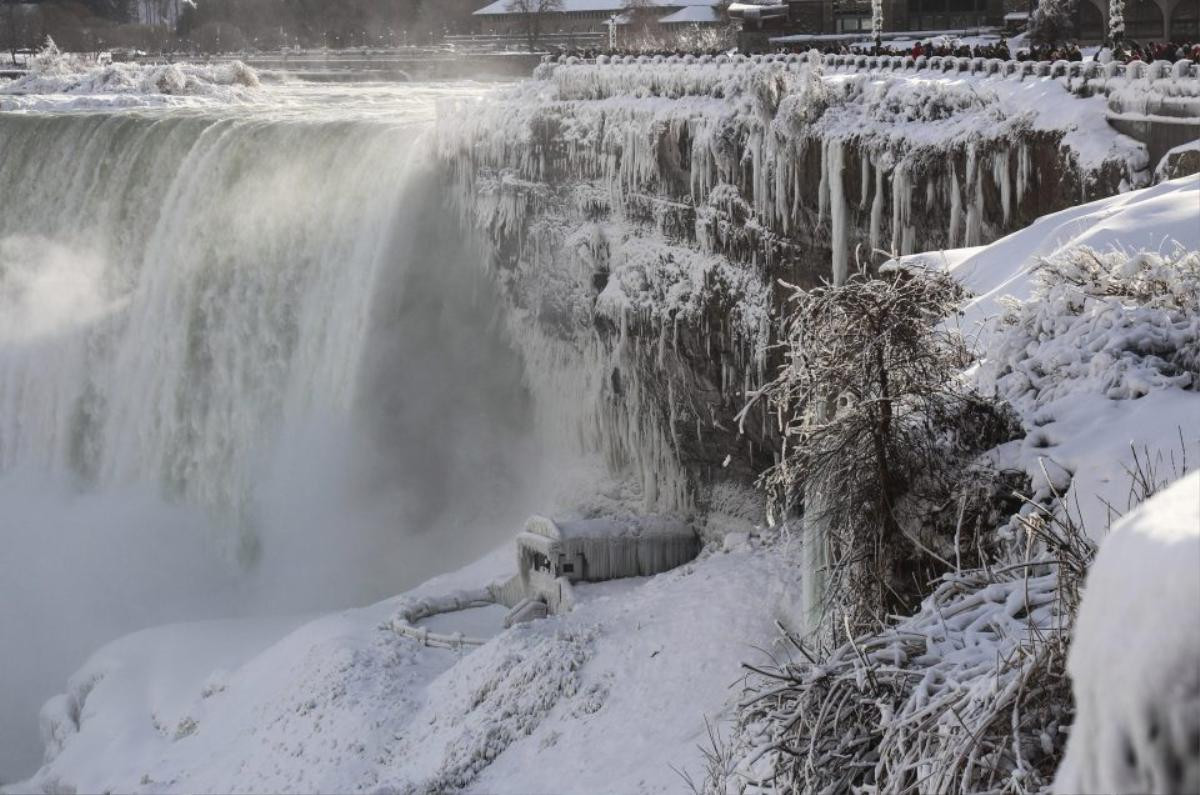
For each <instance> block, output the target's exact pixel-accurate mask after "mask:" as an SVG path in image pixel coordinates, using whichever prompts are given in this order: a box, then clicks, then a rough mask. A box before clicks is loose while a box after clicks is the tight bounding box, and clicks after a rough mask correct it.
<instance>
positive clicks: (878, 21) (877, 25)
mask: <svg viewBox="0 0 1200 795" xmlns="http://www.w3.org/2000/svg"><path fill="white" fill-rule="evenodd" d="M1113 1H1114V2H1116V0H1113ZM871 36H872V37H873V38H874V39H875V54H876V55H879V51H880V50H881V49H882V48H883V0H871Z"/></svg>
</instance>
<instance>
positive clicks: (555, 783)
mask: <svg viewBox="0 0 1200 795" xmlns="http://www.w3.org/2000/svg"><path fill="white" fill-rule="evenodd" d="M512 554H513V553H512V550H511V549H510V548H504V549H501V550H498V551H497V552H496V553H494V554H492V555H490V556H489V557H487V558H484V559H483V560H481V561H480V562H478V563H476V564H473V565H472V566H469V567H467V568H465V569H463V570H461V571H459V572H456V573H454V574H451V575H446V576H442V577H438V578H435V579H433V580H430V581H429V582H427V583H425V584H424V585H422V586H420V587H418V588H417V589H414V590H413V591H411V592H409V593H407V594H405V595H404V596H401V597H396V598H394V599H390V600H386V601H384V602H380V603H378V604H376V605H372V606H370V607H367V608H362V609H357V610H348V611H345V612H342V613H337V614H333V615H327V616H323V617H319V618H316V619H315V620H310V619H303V618H281V619H278V620H268V619H262V620H256V621H225V622H203V623H194V624H179V625H173V626H167V627H160V628H158V629H151V630H146V631H143V632H138V633H135V634H133V635H129V636H127V637H125V638H122V639H120V640H118V641H116V642H114V643H111V644H109V645H107V646H105V647H104V648H103V649H101V650H99V651H98V652H96V653H95V654H94V655H93V656H92V657H91V659H89V660H88V662H87V663H86V664H85V665H84V666H83V667H82V668H81V669H80V670H79V672H78V673H77V674H75V675H74V676H73V677H72V678H71V681H70V683H69V686H68V690H67V692H66V693H64V694H62V695H59V696H56V697H55V698H53V699H51V701H50V702H48V703H47V705H46V707H45V708H44V710H43V714H42V726H43V733H44V737H45V739H46V743H47V751H46V753H47V759H46V764H45V766H44V767H43V768H42V769H41V770H40V771H39V772H38V773H37V774H36V775H35V776H34V777H33V778H32V779H30V780H29V781H26V782H21V783H18V784H16V785H14V786H13V788H12V790H11V791H13V792H26V791H49V790H63V789H65V788H67V787H73V788H75V789H76V790H77V791H80V792H99V791H122V792H230V791H237V792H297V791H299V792H318V791H320V792H350V791H359V790H369V791H384V792H428V791H447V790H450V791H454V790H458V789H466V790H468V791H477V792H489V793H501V792H514V793H516V792H520V793H567V792H579V793H595V792H623V793H634V792H661V791H664V790H671V789H678V788H679V787H680V786H681V785H682V779H681V778H680V777H679V775H678V774H677V773H676V772H675V770H674V769H672V765H675V766H680V767H684V768H691V769H693V770H695V769H696V768H697V767H698V766H699V760H700V751H699V746H700V744H702V743H703V742H704V741H705V739H706V737H707V735H706V727H705V719H706V718H713V719H717V718H719V717H720V716H721V715H722V714H723V713H726V712H727V710H729V708H730V706H731V703H732V700H733V698H734V697H735V695H736V691H734V690H731V689H730V685H732V684H734V683H735V682H736V681H737V680H738V678H739V675H740V669H739V664H740V661H741V660H742V659H744V658H746V657H748V656H749V655H750V654H751V649H750V647H751V645H760V646H766V645H769V644H770V643H771V642H772V641H773V639H774V637H775V635H776V632H775V630H774V628H773V624H772V620H773V618H774V612H773V611H772V610H771V609H770V604H771V602H770V600H767V599H765V598H764V596H765V594H767V593H768V589H767V588H766V586H765V585H764V583H765V582H767V581H779V579H780V577H781V576H785V575H786V571H784V570H783V569H782V568H781V567H780V564H779V558H778V555H777V553H776V552H766V551H764V550H763V549H762V548H760V547H758V546H757V545H756V544H755V543H750V544H743V545H739V547H738V548H737V549H736V550H734V551H732V552H716V553H713V554H710V555H708V556H706V557H703V558H701V559H700V560H698V561H696V562H694V563H692V564H689V565H687V566H684V567H682V568H680V569H676V570H674V571H672V572H669V573H666V574H664V575H659V576H657V577H653V578H635V579H629V580H622V581H614V582H610V583H601V584H594V585H580V586H578V587H577V588H576V597H577V600H578V603H579V604H578V606H577V607H576V608H575V610H574V611H573V612H572V613H570V614H568V615H565V616H562V617H551V618H549V619H546V620H541V621H535V622H532V623H529V624H523V625H519V626H517V627H514V628H512V629H510V630H505V631H503V632H501V633H499V634H498V635H497V636H496V637H495V638H493V639H492V640H491V641H489V642H488V643H487V644H486V645H484V646H482V647H480V648H478V649H477V650H475V651H471V652H466V651H463V652H456V651H452V650H447V649H435V648H425V647H422V646H420V645H419V643H417V642H416V641H414V640H412V639H409V638H404V637H400V636H398V635H397V634H396V633H394V632H393V631H392V630H391V629H390V628H389V626H390V618H391V617H392V616H393V615H394V614H395V613H396V612H397V610H398V609H399V607H400V605H401V604H402V603H403V602H404V601H405V600H406V599H415V598H421V597H429V596H435V595H440V594H449V593H453V592H455V591H459V590H462V589H466V588H474V587H478V586H479V585H480V584H486V583H487V582H489V581H491V580H493V579H496V578H498V577H501V576H503V575H504V573H506V572H510V571H512V570H513V568H515V567H514V566H512V565H511V563H510V561H511V559H512ZM781 572H783V573H782V574H781ZM774 592H775V593H778V590H776V591H774ZM439 618H442V619H448V618H450V616H439ZM6 791H7V790H6Z"/></svg>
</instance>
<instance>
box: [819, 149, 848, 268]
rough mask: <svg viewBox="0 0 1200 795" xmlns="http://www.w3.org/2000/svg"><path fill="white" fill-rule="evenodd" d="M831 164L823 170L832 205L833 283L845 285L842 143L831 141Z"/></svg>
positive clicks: (846, 242)
mask: <svg viewBox="0 0 1200 795" xmlns="http://www.w3.org/2000/svg"><path fill="white" fill-rule="evenodd" d="M826 152H827V154H828V157H829V162H828V163H826V164H825V167H824V168H823V169H822V170H821V173H822V174H825V175H827V177H826V179H825V181H826V182H827V183H828V189H829V205H830V209H829V212H830V220H831V221H832V223H831V225H830V226H831V228H830V233H829V234H830V246H831V248H832V249H833V283H834V284H835V285H840V284H845V283H846V277H847V275H848V273H847V272H848V270H849V267H848V263H847V259H848V252H847V249H848V248H849V229H848V228H847V227H848V220H847V218H846V216H847V210H846V195H845V194H846V189H845V184H844V180H843V176H844V172H845V170H846V164H845V147H844V146H843V144H842V142H841V141H830V142H829V145H828V146H827V147H826Z"/></svg>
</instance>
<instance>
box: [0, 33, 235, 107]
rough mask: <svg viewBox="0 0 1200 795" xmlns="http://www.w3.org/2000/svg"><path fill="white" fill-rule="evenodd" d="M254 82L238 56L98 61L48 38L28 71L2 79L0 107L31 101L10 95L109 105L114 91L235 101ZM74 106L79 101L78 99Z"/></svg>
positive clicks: (25, 103)
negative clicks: (200, 60) (199, 60)
mask: <svg viewBox="0 0 1200 795" xmlns="http://www.w3.org/2000/svg"><path fill="white" fill-rule="evenodd" d="M258 87H259V80H258V74H257V73H256V72H255V71H254V70H253V69H251V68H250V67H249V66H246V65H245V64H244V63H242V62H241V61H230V62H228V63H220V64H212V65H207V64H188V63H176V64H165V65H142V64H133V63H96V62H94V61H91V60H89V59H85V58H84V57H82V56H78V55H71V54H64V53H61V52H59V51H58V49H57V48H56V47H55V46H54V45H53V43H51V44H50V45H49V46H47V47H46V48H45V49H44V50H42V51H41V52H40V53H39V54H38V55H36V56H35V57H33V58H32V59H31V60H30V64H29V72H28V73H27V74H25V75H24V76H22V77H19V78H17V79H15V80H12V81H9V82H6V83H4V84H3V85H0V109H5V110H11V109H19V108H26V107H29V106H30V104H29V102H28V101H24V102H23V101H21V100H20V99H9V98H8V97H9V96H10V95H11V96H12V97H30V96H32V95H62V94H65V95H71V96H74V97H93V98H96V100H95V102H96V104H98V105H100V106H111V105H112V104H113V102H112V101H111V99H109V97H111V96H112V95H119V96H126V97H129V96H140V97H146V98H153V97H156V96H158V97H204V98H208V99H213V100H218V101H224V102H239V101H247V100H250V99H253V98H255V97H256V96H257V89H258ZM59 104H60V105H61V103H59ZM126 104H128V103H126ZM73 106H74V107H78V106H80V103H78V102H76V103H75V104H74V105H73Z"/></svg>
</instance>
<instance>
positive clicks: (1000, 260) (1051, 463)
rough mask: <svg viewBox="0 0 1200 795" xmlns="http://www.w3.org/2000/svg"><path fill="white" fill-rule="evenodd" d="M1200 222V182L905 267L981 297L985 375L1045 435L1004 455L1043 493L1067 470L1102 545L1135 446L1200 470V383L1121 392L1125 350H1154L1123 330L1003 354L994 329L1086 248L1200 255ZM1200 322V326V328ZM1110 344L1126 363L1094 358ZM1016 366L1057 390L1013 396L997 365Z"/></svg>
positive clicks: (977, 308) (1015, 391)
mask: <svg viewBox="0 0 1200 795" xmlns="http://www.w3.org/2000/svg"><path fill="white" fill-rule="evenodd" d="M1198 216H1200V175H1198V176H1192V177H1186V178H1183V179H1177V180H1173V181H1170V182H1164V183H1162V184H1159V185H1156V186H1154V187H1151V188H1146V189H1143V190H1139V191H1132V192H1130V193H1126V194H1122V195H1119V196H1114V197H1112V198H1108V199H1102V200H1100V201H1096V202H1091V203H1090V204H1085V205H1081V206H1079V207H1073V208H1071V209H1068V210H1064V211H1062V212H1058V213H1054V214H1052V215H1048V216H1046V217H1044V218H1041V219H1039V220H1038V221H1036V222H1035V223H1033V224H1032V225H1030V226H1029V227H1028V228H1026V229H1023V230H1021V231H1019V232H1016V233H1014V234H1012V235H1009V236H1008V237H1006V238H1003V239H1002V240H998V241H996V242H995V243H993V244H991V245H989V246H983V247H979V248H973V249H959V250H955V251H947V252H930V253H926V254H920V255H916V256H914V257H906V258H902V261H903V262H908V263H912V264H917V263H923V264H927V265H930V266H934V267H949V268H950V270H951V271H952V272H953V273H954V274H955V276H956V277H958V278H959V279H960V280H961V281H962V282H963V284H964V285H966V287H967V289H968V290H970V291H971V292H972V293H973V294H974V295H975V298H974V299H973V300H972V301H971V302H970V303H969V304H968V305H967V307H966V309H965V312H964V314H963V316H962V317H961V318H960V319H959V321H958V322H959V323H960V324H961V327H962V329H963V332H964V333H965V334H966V335H967V336H968V337H969V338H971V339H973V341H974V344H975V347H976V349H977V350H978V351H979V353H980V354H981V356H982V358H983V362H982V364H981V366H980V368H979V369H980V373H979V375H980V377H981V379H982V380H983V381H984V383H985V384H987V385H988V386H994V387H996V388H997V389H999V390H1000V392H1001V394H1002V395H1003V396H1005V397H1007V398H1009V399H1010V400H1012V401H1013V403H1014V406H1015V408H1017V410H1018V412H1019V413H1020V414H1021V415H1022V419H1023V420H1024V421H1025V422H1026V424H1027V426H1028V427H1033V428H1036V432H1034V433H1031V434H1030V435H1029V436H1027V437H1026V438H1025V439H1024V440H1023V441H1022V442H1020V443H1019V447H1020V449H1019V450H1007V451H1004V452H1006V453H1015V454H1016V458H1015V459H1010V463H1014V464H1016V465H1019V466H1021V467H1022V468H1024V469H1026V470H1027V471H1028V472H1029V474H1030V476H1031V478H1032V479H1033V481H1034V482H1035V484H1038V483H1045V481H1046V480H1047V475H1049V478H1050V480H1051V481H1053V480H1054V479H1055V477H1056V475H1055V473H1059V474H1058V477H1059V480H1060V482H1061V483H1062V484H1064V485H1065V484H1070V487H1071V492H1070V493H1069V494H1068V495H1067V496H1068V498H1069V500H1070V501H1071V502H1072V503H1075V502H1076V500H1078V507H1079V509H1080V511H1081V513H1082V518H1083V520H1084V523H1085V525H1086V526H1087V527H1088V528H1089V529H1090V531H1091V532H1092V533H1093V535H1096V536H1097V537H1098V536H1099V534H1101V533H1102V532H1103V531H1104V530H1105V529H1106V527H1107V526H1108V521H1109V519H1110V518H1111V517H1110V511H1109V507H1108V506H1109V505H1111V506H1112V507H1113V508H1115V509H1117V510H1120V511H1124V510H1125V509H1126V508H1127V507H1128V500H1127V496H1128V495H1127V492H1128V488H1129V476H1128V474H1127V472H1126V470H1127V469H1128V468H1129V467H1132V466H1133V464H1134V462H1133V452H1132V449H1131V447H1132V446H1136V448H1137V450H1138V453H1139V454H1143V453H1146V452H1148V453H1149V454H1150V455H1151V456H1152V457H1153V458H1154V459H1155V461H1156V462H1157V463H1156V466H1157V468H1159V469H1160V470H1162V471H1163V472H1164V474H1165V472H1166V471H1167V470H1169V469H1170V468H1171V466H1172V463H1171V457H1172V455H1174V457H1175V459H1176V461H1177V462H1178V465H1180V466H1181V465H1182V454H1183V452H1184V449H1186V451H1187V454H1188V457H1189V460H1190V461H1192V462H1200V434H1198V429H1200V393H1198V392H1197V391H1196V389H1195V385H1194V384H1193V385H1192V388H1191V389H1190V390H1185V389H1182V388H1178V386H1176V387H1175V388H1162V385H1153V386H1150V387H1149V388H1145V389H1141V388H1139V389H1136V390H1133V391H1131V392H1126V393H1120V392H1119V390H1114V389H1113V387H1114V386H1120V384H1117V383H1116V382H1117V381H1119V380H1120V377H1121V368H1120V366H1119V365H1120V362H1119V361H1117V359H1118V358H1119V354H1120V349H1121V347H1122V346H1125V347H1128V348H1129V349H1130V350H1134V351H1136V349H1137V347H1138V345H1139V344H1146V343H1144V342H1140V341H1139V340H1137V339H1129V338H1128V335H1125V336H1126V338H1122V335H1121V332H1122V327H1121V323H1117V325H1116V327H1115V328H1104V329H1103V332H1104V333H1103V334H1093V335H1092V336H1091V337H1090V338H1087V339H1081V338H1079V337H1069V336H1066V335H1064V336H1063V338H1062V339H1057V340H1054V339H1051V338H1052V337H1053V335H1052V334H1051V329H1050V328H1046V329H1043V341H1045V340H1047V339H1050V344H1047V345H1045V346H1043V347H1042V348H1041V349H1036V350H1035V349H1034V348H1033V346H1031V347H1030V349H1028V350H1027V349H1025V348H1023V347H1022V348H1021V349H1019V350H1016V351H1013V350H1006V349H1002V348H1000V347H998V346H999V344H1000V342H1001V340H999V339H998V337H997V335H996V328H995V323H994V322H989V321H994V319H995V318H997V317H999V316H1000V315H1002V314H1003V313H1004V312H1005V311H1006V306H1005V305H1006V303H1008V302H1009V300H1010V299H1016V300H1018V301H1022V302H1027V303H1029V304H1031V305H1036V304H1037V303H1038V302H1039V301H1042V300H1043V298H1044V297H1045V296H1044V295H1043V294H1041V293H1038V292H1037V284H1038V280H1037V278H1036V272H1037V269H1038V267H1039V265H1040V264H1041V263H1042V262H1044V261H1047V260H1049V261H1053V260H1055V259H1056V258H1061V257H1064V256H1067V255H1068V254H1069V253H1070V252H1072V251H1073V250H1078V249H1080V248H1081V247H1086V248H1088V249H1091V250H1093V251H1096V252H1098V253H1101V254H1104V253H1108V252H1113V251H1122V252H1127V253H1129V254H1130V255H1133V254H1136V253H1137V252H1153V253H1157V254H1162V255H1170V254H1172V253H1173V252H1178V251H1186V252H1196V251H1200V218H1198ZM1119 320H1122V321H1124V322H1126V323H1128V319H1125V318H1120V319H1119ZM1198 322H1200V320H1198V319H1193V320H1192V324H1193V328H1194V326H1195V324H1196V323H1198ZM1103 323H1108V324H1109V325H1111V324H1112V321H1111V320H1108V321H1104V320H1102V324H1103ZM1135 330H1136V329H1135ZM1191 333H1192V334H1195V331H1194V330H1193V331H1192V332H1191ZM1110 341H1115V344H1116V347H1117V351H1116V353H1117V356H1116V357H1114V356H1112V355H1110V354H1105V357H1106V358H1094V356H1095V355H1096V354H1098V353H1099V352H1100V351H1101V349H1102V348H1104V347H1105V346H1106V343H1107V342H1110ZM1085 343H1086V345H1085ZM1110 353H1111V351H1110ZM1001 358H1005V359H1007V361H1005V362H1001V361H999V360H1000V359H1001ZM1014 358H1019V359H1020V360H1021V361H1020V363H1019V367H1020V368H1024V369H1026V371H1028V372H1033V371H1036V373H1037V374H1038V376H1040V378H1041V379H1042V381H1043V383H1044V384H1045V386H1046V387H1047V388H1046V389H1033V388H1015V387H1014V386H1013V383H1012V381H1011V379H1010V380H1009V382H1008V385H1007V387H1006V386H1005V385H1004V384H999V385H997V384H994V383H992V382H991V381H992V380H993V376H994V375H995V374H996V371H997V368H1009V369H1011V366H1012V364H1013V359H1014ZM1093 358H1094V361H1093ZM1038 376H1035V378H1036V377H1038ZM1193 378H1194V376H1193ZM1181 445H1182V448H1181ZM1160 455H1161V456H1162V461H1158V457H1159V456H1160ZM1192 466H1193V467H1194V466H1195V463H1193V464H1192ZM1043 467H1045V469H1046V471H1045V472H1043ZM1072 476H1073V477H1072Z"/></svg>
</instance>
